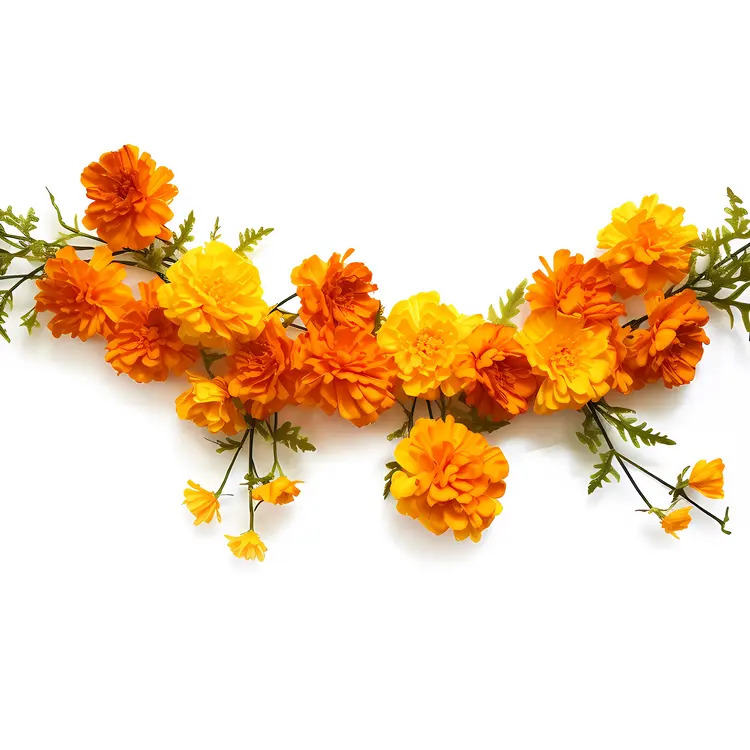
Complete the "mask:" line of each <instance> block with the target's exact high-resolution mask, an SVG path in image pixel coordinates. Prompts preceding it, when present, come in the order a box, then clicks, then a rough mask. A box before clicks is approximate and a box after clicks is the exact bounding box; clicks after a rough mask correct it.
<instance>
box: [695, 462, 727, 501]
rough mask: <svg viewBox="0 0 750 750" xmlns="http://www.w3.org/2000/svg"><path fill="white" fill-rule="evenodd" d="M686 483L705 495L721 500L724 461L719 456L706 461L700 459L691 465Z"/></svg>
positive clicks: (722, 495)
mask: <svg viewBox="0 0 750 750" xmlns="http://www.w3.org/2000/svg"><path fill="white" fill-rule="evenodd" d="M688 484H689V485H690V486H691V487H692V488H693V489H694V490H697V491H698V492H700V493H701V495H704V496H705V497H709V498H711V499H712V500H721V498H723V497H724V462H723V461H722V460H721V459H720V458H715V459H714V460H713V461H708V462H707V461H706V460H705V459H701V460H700V461H698V463H697V464H696V465H695V466H693V470H692V471H691V472H690V479H689V480H688Z"/></svg>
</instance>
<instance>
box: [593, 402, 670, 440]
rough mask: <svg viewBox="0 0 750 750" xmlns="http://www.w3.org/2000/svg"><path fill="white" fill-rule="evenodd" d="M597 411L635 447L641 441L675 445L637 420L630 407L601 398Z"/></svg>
mask: <svg viewBox="0 0 750 750" xmlns="http://www.w3.org/2000/svg"><path fill="white" fill-rule="evenodd" d="M595 408H596V409H597V411H598V412H599V414H601V416H602V417H604V419H605V420H606V421H607V422H609V424H611V425H612V426H613V427H614V428H615V429H616V430H617V432H618V433H619V435H620V437H621V438H622V439H623V440H624V441H625V442H628V441H630V442H631V443H632V444H633V445H634V446H635V447H636V448H640V447H641V443H643V444H644V445H646V446H652V445H657V444H658V445H675V441H674V440H672V439H671V438H669V437H667V436H666V435H662V434H661V433H660V432H655V431H654V430H653V428H651V427H649V426H648V425H647V424H646V423H645V422H638V418H637V417H636V416H632V415H634V414H635V412H633V410H632V409H624V408H622V407H616V406H611V405H610V404H608V403H606V402H605V401H604V400H603V399H602V400H601V401H599V402H598V403H597V404H596V407H595Z"/></svg>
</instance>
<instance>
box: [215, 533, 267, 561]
mask: <svg viewBox="0 0 750 750" xmlns="http://www.w3.org/2000/svg"><path fill="white" fill-rule="evenodd" d="M224 538H225V539H229V542H227V547H229V549H231V550H232V554H233V555H234V556H235V557H244V558H245V560H258V562H263V560H264V558H265V556H266V552H267V551H268V547H266V545H265V544H263V542H262V541H261V538H260V537H259V536H258V535H257V534H256V533H255V532H254V531H246V532H245V533H244V534H240V536H229V534H224Z"/></svg>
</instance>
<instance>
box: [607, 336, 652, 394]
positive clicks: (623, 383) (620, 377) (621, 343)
mask: <svg viewBox="0 0 750 750" xmlns="http://www.w3.org/2000/svg"><path fill="white" fill-rule="evenodd" d="M637 333H638V332H637V331H631V330H630V328H628V327H623V326H621V325H619V323H614V322H613V323H612V330H611V332H610V335H609V343H610V346H611V347H612V349H613V350H614V353H615V364H614V368H613V370H612V378H611V380H610V383H609V384H610V386H611V387H612V388H613V389H614V390H616V391H619V392H620V393H623V394H625V395H628V394H629V393H632V392H633V391H634V390H638V389H639V388H642V387H643V382H642V381H640V380H638V379H637V373H638V368H637V366H636V365H635V363H634V359H633V347H634V345H635V342H636V341H637V338H638V336H637V335H636V334H637ZM643 333H645V331H644V332H643Z"/></svg>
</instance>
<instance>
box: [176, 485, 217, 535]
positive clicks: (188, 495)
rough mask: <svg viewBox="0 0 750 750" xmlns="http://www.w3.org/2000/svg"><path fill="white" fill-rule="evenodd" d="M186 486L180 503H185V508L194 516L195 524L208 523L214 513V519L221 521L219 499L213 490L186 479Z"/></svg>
mask: <svg viewBox="0 0 750 750" xmlns="http://www.w3.org/2000/svg"><path fill="white" fill-rule="evenodd" d="M188 485H189V486H188V488H187V489H186V490H185V492H184V495H185V500H184V502H183V503H182V504H183V505H187V509H188V510H189V511H190V512H191V513H192V514H193V515H194V516H195V525H196V526H197V525H198V524H200V523H210V522H211V521H213V518H214V514H215V515H216V520H217V521H218V522H219V523H221V513H219V507H220V505H219V500H218V498H217V497H216V495H214V493H213V492H209V491H208V490H204V489H203V487H201V486H200V485H199V484H196V483H195V482H192V481H188Z"/></svg>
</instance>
